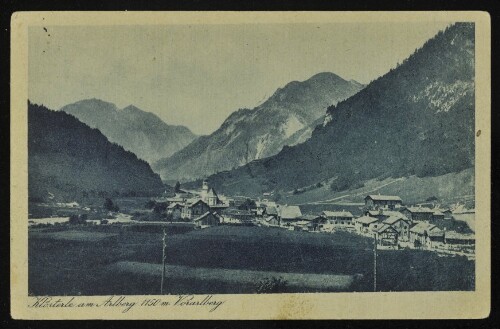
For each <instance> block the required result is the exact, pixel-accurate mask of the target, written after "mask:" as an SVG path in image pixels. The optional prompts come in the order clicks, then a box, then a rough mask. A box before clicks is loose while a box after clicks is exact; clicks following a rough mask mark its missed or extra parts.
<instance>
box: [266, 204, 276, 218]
mask: <svg viewBox="0 0 500 329" xmlns="http://www.w3.org/2000/svg"><path fill="white" fill-rule="evenodd" d="M263 215H267V216H274V217H276V218H278V209H276V207H274V206H267V207H266V209H265V210H264V213H263Z"/></svg>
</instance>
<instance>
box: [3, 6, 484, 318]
mask: <svg viewBox="0 0 500 329" xmlns="http://www.w3.org/2000/svg"><path fill="white" fill-rule="evenodd" d="M11 24H12V32H11V33H12V43H11V54H12V57H11V58H12V60H11V67H12V74H11V86H12V102H11V127H12V129H11V150H12V152H11V219H10V220H11V232H10V236H11V291H12V293H11V305H12V308H11V314H12V317H13V318H15V319H477V318H484V317H487V316H488V315H489V312H490V281H491V264H490V250H491V248H490V219H491V218H490V158H491V154H490V140H491V133H490V110H491V109H490V106H491V104H490V94H491V87H490V60H491V56H490V54H491V51H490V17H489V15H488V14H487V13H484V12H472V11H471V12H459V11H457V12H438V11H436V12H17V13H14V14H13V15H12V19H11Z"/></svg>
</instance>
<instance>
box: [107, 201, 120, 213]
mask: <svg viewBox="0 0 500 329" xmlns="http://www.w3.org/2000/svg"><path fill="white" fill-rule="evenodd" d="M104 209H106V210H108V211H114V212H117V211H119V210H120V208H118V206H117V205H116V204H114V203H113V200H111V199H110V198H106V200H105V201H104Z"/></svg>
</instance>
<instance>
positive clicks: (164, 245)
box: [160, 228, 167, 295]
mask: <svg viewBox="0 0 500 329" xmlns="http://www.w3.org/2000/svg"><path fill="white" fill-rule="evenodd" d="M162 241H163V255H162V266H163V269H162V271H161V288H160V291H161V295H163V283H164V281H165V256H166V255H165V249H166V247H167V243H166V242H167V232H166V231H165V228H164V229H163V239H162Z"/></svg>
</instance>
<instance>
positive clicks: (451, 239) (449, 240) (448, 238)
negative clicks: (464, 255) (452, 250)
mask: <svg viewBox="0 0 500 329" xmlns="http://www.w3.org/2000/svg"><path fill="white" fill-rule="evenodd" d="M444 243H445V244H447V245H467V246H472V245H475V243H476V238H475V236H474V234H461V233H457V232H454V231H446V232H444Z"/></svg>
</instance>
